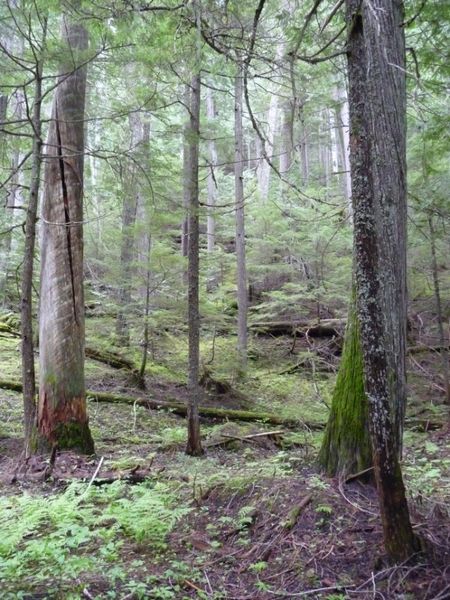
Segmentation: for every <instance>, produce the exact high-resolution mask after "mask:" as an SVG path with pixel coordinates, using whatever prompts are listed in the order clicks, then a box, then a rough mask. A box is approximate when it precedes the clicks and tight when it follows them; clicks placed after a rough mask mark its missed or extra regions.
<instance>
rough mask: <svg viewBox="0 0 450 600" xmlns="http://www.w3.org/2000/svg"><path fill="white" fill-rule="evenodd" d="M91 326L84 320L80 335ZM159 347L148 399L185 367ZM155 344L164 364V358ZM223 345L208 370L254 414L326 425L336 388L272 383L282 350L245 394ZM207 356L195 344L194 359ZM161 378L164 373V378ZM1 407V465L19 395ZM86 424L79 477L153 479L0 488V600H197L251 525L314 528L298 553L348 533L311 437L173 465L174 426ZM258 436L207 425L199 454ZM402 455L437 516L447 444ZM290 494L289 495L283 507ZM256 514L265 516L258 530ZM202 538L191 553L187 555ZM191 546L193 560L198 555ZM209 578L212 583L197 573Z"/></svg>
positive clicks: (248, 536)
mask: <svg viewBox="0 0 450 600" xmlns="http://www.w3.org/2000/svg"><path fill="white" fill-rule="evenodd" d="M92 321H93V320H92ZM92 321H88V327H89V328H90V327H91V326H92ZM2 343H3V342H2ZM91 343H92V342H91ZM158 343H159V349H158V354H157V357H158V356H161V358H159V359H158V360H157V361H155V362H150V363H149V369H148V375H149V378H148V384H149V389H148V392H146V393H148V394H150V395H151V394H152V387H151V385H152V382H154V384H155V386H161V385H166V386H169V387H168V388H167V389H168V390H169V392H168V393H170V394H174V393H176V390H178V389H179V388H178V387H177V386H176V385H175V387H170V386H174V378H173V374H174V373H176V372H177V370H178V368H179V365H181V363H182V360H183V359H184V358H185V354H184V348H185V346H184V343H183V338H179V343H178V346H177V348H180V355H178V354H177V351H176V348H174V347H173V346H172V339H171V337H170V336H168V337H167V338H164V337H163V336H160V338H158ZM166 343H167V344H168V345H169V346H171V347H172V353H171V354H167V355H164V353H163V352H162V349H163V348H164V347H165V344H166ZM231 343H232V342H229V341H228V340H227V339H225V338H220V339H218V340H216V354H215V359H214V361H213V364H212V365H209V367H210V368H211V369H212V373H213V375H214V376H215V377H218V378H219V376H220V377H221V378H222V379H228V380H229V381H232V382H233V383H235V384H236V386H237V387H238V388H239V390H240V391H241V392H242V393H245V394H246V396H247V397H249V398H250V399H251V400H252V410H271V411H272V412H275V413H276V414H283V415H285V416H294V415H295V416H297V417H298V416H299V415H300V418H302V419H304V420H305V421H308V420H314V421H315V422H317V421H318V420H322V422H324V423H325V420H326V418H327V411H328V409H327V406H326V404H328V405H329V404H330V398H331V394H332V390H333V383H334V377H333V376H328V375H327V376H323V375H320V378H319V377H318V376H314V375H313V374H312V373H310V372H306V373H297V374H293V375H288V376H281V375H279V372H280V371H282V370H283V369H284V368H285V366H286V363H287V364H289V363H290V362H291V359H289V357H288V356H287V355H286V344H285V345H284V346H283V344H282V341H281V339H280V340H275V341H273V342H270V343H269V344H268V343H267V341H264V340H262V341H260V342H259V341H258V340H255V341H254V348H255V350H256V351H257V354H258V358H257V359H254V360H253V362H252V367H251V375H250V376H249V377H248V378H247V381H246V382H244V383H237V382H235V381H234V380H233V369H232V368H231V367H229V366H228V364H227V363H224V356H227V351H228V350H229V348H230V345H231ZM5 347H6V348H8V347H9V345H8V344H5ZM210 350H211V347H210V346H209V347H208V346H207V344H206V343H205V346H204V349H203V352H204V354H205V356H209V355H210ZM283 354H284V359H283V358H282V357H283ZM274 358H275V359H276V361H277V364H276V369H274V368H273V364H272V360H273V359H274ZM159 361H161V362H159ZM283 361H284V362H283ZM93 365H94V361H92V360H88V361H87V366H88V370H89V369H90V368H92V367H93ZM95 369H96V372H97V374H98V376H99V379H98V381H112V380H113V381H117V382H119V383H118V385H123V384H125V382H126V376H125V375H123V374H122V373H121V372H119V371H117V370H115V369H112V368H110V367H108V366H107V365H104V364H102V363H98V362H96V363H95ZM5 373H6V374H9V375H12V373H10V372H5ZM166 373H170V375H168V377H167V379H166V378H165V374H166ZM0 376H3V371H2V370H0ZM181 383H182V380H180V381H178V385H180V384H181ZM0 398H1V402H2V415H3V422H2V435H3V436H7V437H4V438H3V439H1V440H0V457H1V455H2V454H3V452H2V450H3V448H7V445H8V440H11V438H19V437H20V435H21V410H22V408H21V398H20V395H19V394H16V393H13V392H5V391H4V390H0ZM89 414H90V424H91V429H92V434H93V437H94V439H95V442H96V451H97V454H98V457H97V458H96V459H91V464H92V467H91V471H90V472H91V473H92V472H93V468H94V466H95V465H96V464H98V460H99V457H100V456H102V457H103V458H104V462H103V465H102V469H101V472H100V474H99V476H98V477H99V478H101V477H102V474H103V473H105V472H108V473H109V474H113V476H121V475H123V474H126V473H127V472H129V471H130V470H132V469H134V468H136V467H139V468H141V469H148V468H150V476H149V479H148V481H147V482H146V483H143V484H136V485H131V484H128V483H124V482H120V481H118V482H116V483H112V484H108V485H103V486H100V487H97V486H96V485H95V484H93V485H91V486H89V480H90V477H86V478H85V480H84V481H82V482H73V483H69V484H61V483H60V484H59V486H57V487H55V486H54V485H53V484H52V480H51V479H50V481H49V482H48V483H47V484H38V487H33V486H34V484H33V483H32V480H30V481H29V482H28V484H26V483H25V484H24V485H25V489H24V490H23V491H21V490H19V489H18V488H17V487H15V486H10V485H7V484H2V487H1V491H2V493H3V494H4V497H3V499H2V500H1V502H0V530H1V531H2V538H1V541H0V565H1V566H0V578H1V587H2V593H3V596H4V597H5V598H7V599H9V598H11V600H12V599H13V598H14V599H15V598H21V597H23V598H25V597H26V594H27V592H30V593H38V592H39V591H40V590H43V591H44V592H45V593H47V594H51V595H52V597H55V598H61V599H63V598H64V599H66V598H70V599H72V598H73V599H74V600H75V598H79V596H80V593H82V591H83V589H84V588H86V589H88V590H89V591H90V593H92V594H93V595H94V597H95V598H96V599H98V600H101V599H102V598H118V599H119V598H122V597H123V596H125V595H126V594H130V593H131V592H133V593H134V594H135V596H134V597H136V598H146V597H151V598H155V599H156V600H157V599H162V600H182V599H183V598H186V599H187V598H190V597H192V594H191V592H193V593H196V594H197V597H198V598H202V597H203V596H202V595H201V593H200V592H195V590H194V588H192V587H190V584H193V585H194V586H197V587H198V588H199V589H200V590H207V589H208V584H207V580H206V579H205V575H204V572H203V570H204V567H203V564H204V563H206V564H208V563H209V562H210V561H217V560H219V559H220V552H221V551H222V549H223V548H224V547H225V548H227V544H228V543H229V542H228V540H229V538H230V535H232V536H233V539H234V546H233V552H236V551H239V552H243V553H245V552H249V551H250V550H251V548H253V547H254V543H255V541H254V540H253V535H254V534H253V523H254V521H255V519H256V523H257V524H259V523H260V521H259V520H258V519H262V520H263V521H264V520H265V519H274V524H273V527H274V531H276V527H278V526H279V527H282V526H283V523H286V522H287V521H289V519H291V520H292V529H289V531H295V528H296V527H297V526H299V525H298V523H300V524H302V523H304V521H303V520H302V519H305V518H306V519H307V520H306V522H307V523H311V525H310V526H311V527H312V530H311V531H310V533H308V535H310V542H309V543H310V547H311V548H312V549H314V551H315V552H320V551H321V549H322V548H323V547H326V545H327V544H329V543H330V540H329V538H328V537H327V536H328V535H333V536H335V534H334V533H330V532H334V531H335V530H337V531H340V528H343V530H345V527H348V526H349V525H346V524H345V518H346V517H345V515H346V514H347V512H348V510H347V508H346V507H347V506H348V505H347V504H345V505H343V504H342V498H341V496H340V493H339V492H338V491H334V488H333V485H334V484H333V482H332V480H329V479H327V478H326V477H324V476H322V475H320V474H317V472H315V470H314V464H315V461H316V458H317V453H318V450H319V448H320V445H321V442H322V438H323V433H322V432H310V431H309V430H308V428H307V427H299V428H298V430H292V431H289V432H287V433H286V434H285V435H284V436H283V439H282V440H281V442H280V446H275V445H274V444H273V443H272V442H270V443H268V444H263V445H262V446H259V445H256V444H241V443H240V442H239V441H232V442H230V443H227V444H226V445H224V446H213V447H211V448H210V449H209V450H207V454H206V457H204V458H202V459H200V460H199V459H196V458H192V457H189V456H186V455H185V454H184V444H185V436H186V431H185V422H184V420H183V419H181V418H180V417H177V416H175V415H171V414H170V413H165V412H157V411H149V410H147V409H145V408H143V407H141V406H131V405H126V404H106V403H96V402H95V400H90V401H89ZM429 414H432V413H431V412H430V413H429ZM438 416H439V415H438ZM265 428H266V427H265V426H264V424H263V423H245V424H244V423H235V422H229V423H221V422H216V423H213V422H207V423H203V424H202V435H203V437H204V440H205V445H208V443H214V442H216V441H218V440H221V439H223V434H225V435H233V436H237V437H243V436H245V435H248V434H252V433H254V432H256V431H262V430H264V429H265ZM405 447H406V455H405V460H404V465H403V468H404V472H405V478H406V481H407V485H408V489H409V493H410V496H411V498H412V499H413V500H414V501H418V502H422V503H425V505H426V506H428V503H433V504H430V505H434V503H438V505H439V507H440V509H441V510H443V511H445V510H447V508H446V507H448V502H449V501H450V463H449V460H448V455H449V451H450V448H449V444H448V440H445V439H443V438H439V439H437V440H435V441H432V440H431V439H430V438H429V434H423V433H418V432H413V431H410V430H407V432H406V435H405ZM40 486H42V487H40ZM295 486H298V487H297V488H296V487H295ZM27 488H28V489H27ZM290 489H295V492H294V495H292V493H291V492H289V490H290ZM308 494H311V498H312V499H311V502H310V505H308V506H307V507H306V508H305V509H302V510H297V509H296V506H297V505H298V502H299V501H301V500H302V499H303V498H305V496H307V495H308ZM261 510H263V511H264V512H263V513H261V514H262V516H261V517H259V516H258V514H260V513H259V512H258V511H261ZM303 513H305V515H306V516H305V517H302V514H303ZM352 518H353V517H352ZM302 526H304V525H302ZM258 527H260V525H258ZM258 530H259V529H257V531H258ZM283 530H284V529H283ZM200 533H201V540H202V541H201V543H200V542H196V539H197V537H196V536H198V535H199V534H200ZM333 539H334V538H333ZM198 543H200V546H199V548H201V549H200V550H198V549H196V548H197V546H196V544H198ZM361 547H362V546H361ZM194 551H195V553H196V557H197V558H196V560H195V561H194V562H192V561H191V559H188V557H187V556H188V555H189V552H194ZM226 552H228V551H226ZM278 558H281V557H276V558H274V559H273V560H272V559H269V560H262V559H261V560H260V559H257V560H253V561H251V562H250V563H249V564H250V565H251V568H250V567H249V569H248V572H249V573H250V575H249V577H251V580H252V581H253V584H252V585H254V588H253V589H255V590H260V591H261V590H262V591H264V590H267V589H269V590H272V591H277V587H276V585H275V586H274V585H273V580H272V579H270V575H269V576H268V575H267V574H268V573H269V572H271V571H270V569H272V568H274V565H275V566H277V565H279V566H278V567H277V568H278V569H280V570H281V569H282V564H283V562H281V563H278V562H276V561H277V560H278ZM274 561H275V562H274ZM224 568H226V569H227V570H229V569H238V568H239V564H235V563H234V562H233V559H232V558H230V559H229V562H225V563H224ZM296 568H297V569H298V570H299V572H300V573H302V574H303V575H304V577H305V578H306V579H305V580H306V581H307V582H308V585H309V586H310V587H314V586H317V587H320V580H319V579H318V578H317V576H316V574H315V572H314V570H311V569H310V567H304V565H303V564H302V563H301V562H300V563H299V564H298V566H297V567H296ZM206 570H207V573H209V570H208V567H206ZM55 574H56V575H55ZM346 576H347V575H345V574H343V576H342V582H345V581H346V582H347V583H349V581H350V582H351V578H350V579H345V577H346ZM186 581H188V582H189V584H187V583H186ZM214 592H215V594H216V596H214V595H212V596H210V597H212V598H216V600H219V599H221V598H223V597H224V596H223V592H222V591H221V589H220V587H218V588H217V589H215V590H214ZM261 593H262V592H261ZM335 596H336V597H338V593H336V594H335ZM225 597H226V596H225Z"/></svg>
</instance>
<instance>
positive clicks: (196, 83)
mask: <svg viewBox="0 0 450 600" xmlns="http://www.w3.org/2000/svg"><path fill="white" fill-rule="evenodd" d="M200 86H201V81H200V75H195V76H194V77H193V78H192V81H191V103H190V131H189V180H188V181H189V213H188V214H189V236H188V240H189V244H188V327H189V334H188V336H189V364H188V393H189V400H188V413H187V421H188V439H187V446H186V454H190V455H191V456H200V455H201V454H203V448H202V445H201V439H200V421H199V415H198V406H199V404H200V386H199V367H200V313H199V214H198V213H199V197H198V157H199V142H200ZM186 175H187V170H186Z"/></svg>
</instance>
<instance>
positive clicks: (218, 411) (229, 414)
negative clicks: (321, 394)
mask: <svg viewBox="0 0 450 600" xmlns="http://www.w3.org/2000/svg"><path fill="white" fill-rule="evenodd" d="M0 388H3V389H6V390H12V391H14V392H21V391H22V384H21V383H20V382H18V381H7V380H0ZM86 396H87V397H88V399H92V400H95V401H96V402H108V403H112V404H130V405H132V406H143V407H145V408H151V409H153V410H165V411H168V412H171V413H173V414H175V415H179V416H181V417H185V416H186V414H187V407H186V405H185V404H184V403H183V402H176V401H169V402H160V401H158V400H154V399H152V398H135V397H133V396H122V395H117V394H111V393H109V392H97V391H94V390H86ZM198 412H199V415H200V416H201V417H205V418H209V419H221V420H228V421H246V422H254V421H261V422H263V423H268V424H270V425H281V426H282V427H287V428H289V429H298V428H299V427H304V428H306V429H311V430H313V431H319V430H322V429H323V428H324V427H325V423H319V422H317V423H314V422H312V423H309V422H308V423H306V422H304V421H302V420H301V419H288V418H283V417H279V416H278V415H274V414H271V413H266V412H257V411H254V410H234V409H230V408H216V407H213V406H199V408H198Z"/></svg>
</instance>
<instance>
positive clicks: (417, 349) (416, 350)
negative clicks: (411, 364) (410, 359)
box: [407, 344, 450, 354]
mask: <svg viewBox="0 0 450 600" xmlns="http://www.w3.org/2000/svg"><path fill="white" fill-rule="evenodd" d="M442 350H447V351H448V350H450V346H441V345H440V344H438V345H437V346H425V345H423V344H420V345H419V346H410V347H409V348H408V349H407V353H408V354H425V353H426V352H442Z"/></svg>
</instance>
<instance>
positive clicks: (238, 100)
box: [234, 65, 248, 372]
mask: <svg viewBox="0 0 450 600" xmlns="http://www.w3.org/2000/svg"><path fill="white" fill-rule="evenodd" d="M242 97H243V72H242V65H239V68H238V73H237V74H236V77H235V84H234V190H235V192H234V193H235V205H236V211H235V212H236V279H237V303H238V323H237V334H238V344H237V350H238V359H239V369H240V370H241V371H242V372H244V371H245V369H246V367H247V312H248V296H247V264H246V257H245V207H244V170H243V169H244V168H243V162H242V161H243V129H242Z"/></svg>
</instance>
